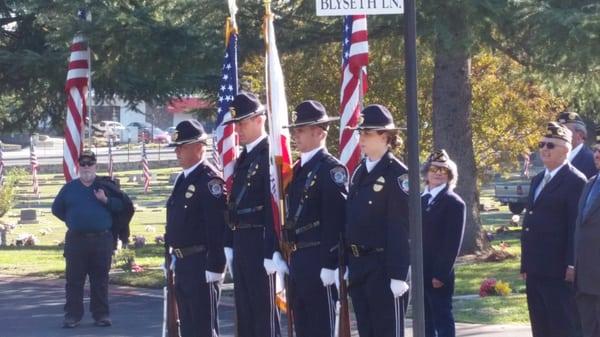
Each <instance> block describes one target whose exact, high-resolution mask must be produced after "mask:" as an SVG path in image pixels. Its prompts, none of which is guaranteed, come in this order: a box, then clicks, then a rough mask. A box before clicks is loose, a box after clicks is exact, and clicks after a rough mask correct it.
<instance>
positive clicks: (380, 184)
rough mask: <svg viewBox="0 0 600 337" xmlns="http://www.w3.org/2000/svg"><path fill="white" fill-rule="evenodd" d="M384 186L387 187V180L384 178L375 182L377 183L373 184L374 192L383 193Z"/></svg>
mask: <svg viewBox="0 0 600 337" xmlns="http://www.w3.org/2000/svg"><path fill="white" fill-rule="evenodd" d="M384 185H385V178H384V177H379V178H377V180H375V183H374V184H373V191H375V192H381V190H383V186H384Z"/></svg>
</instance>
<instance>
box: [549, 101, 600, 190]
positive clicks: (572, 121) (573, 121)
mask: <svg viewBox="0 0 600 337" xmlns="http://www.w3.org/2000/svg"><path fill="white" fill-rule="evenodd" d="M558 122H559V123H561V124H562V125H564V126H566V127H567V128H568V129H569V130H571V133H572V134H573V138H572V139H571V145H572V146H573V149H572V150H571V152H569V155H568V157H567V159H568V160H569V162H571V165H573V166H575V168H576V169H578V170H579V171H581V173H583V174H584V175H585V176H586V178H588V179H589V178H591V177H592V176H595V175H596V173H598V170H597V169H596V165H595V164H594V154H593V153H592V150H590V148H589V147H587V145H585V140H586V139H587V128H586V126H585V122H584V121H583V119H581V117H580V116H579V114H577V113H576V112H563V113H561V114H560V115H559V116H558Z"/></svg>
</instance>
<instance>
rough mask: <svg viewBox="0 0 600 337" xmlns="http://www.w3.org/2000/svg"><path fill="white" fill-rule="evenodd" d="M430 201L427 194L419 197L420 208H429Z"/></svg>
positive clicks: (429, 196)
mask: <svg viewBox="0 0 600 337" xmlns="http://www.w3.org/2000/svg"><path fill="white" fill-rule="evenodd" d="M430 199H431V194H429V193H427V194H424V195H423V196H421V208H422V209H427V207H429V200H430Z"/></svg>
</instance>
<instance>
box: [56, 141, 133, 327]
mask: <svg viewBox="0 0 600 337" xmlns="http://www.w3.org/2000/svg"><path fill="white" fill-rule="evenodd" d="M95 181H96V155H95V154H94V153H93V152H91V151H87V150H86V151H83V152H82V153H81V156H80V157H79V179H74V180H72V181H71V182H69V183H67V184H66V185H64V186H63V187H62V189H61V190H60V192H58V195H57V196H56V198H55V199H54V203H53V204H52V214H54V215H55V216H56V217H57V218H59V219H60V220H62V221H64V222H65V223H66V225H67V228H68V230H67V234H66V236H65V248H64V256H65V259H66V272H65V274H66V281H67V285H66V287H65V289H66V300H67V301H66V304H65V307H64V310H65V318H64V322H63V326H64V327H65V328H74V327H76V326H78V325H79V322H80V321H81V318H82V317H83V286H84V285H85V278H86V276H87V275H89V278H90V311H91V313H92V316H93V318H94V320H95V324H96V325H97V326H110V325H111V324H112V322H111V320H110V316H109V309H108V271H109V270H110V262H111V256H112V251H113V235H112V232H111V229H112V226H113V213H115V212H119V211H121V209H122V208H123V202H122V200H121V199H119V198H115V197H109V196H107V192H106V191H105V190H104V189H103V188H101V187H100V186H99V185H98V184H96V183H95Z"/></svg>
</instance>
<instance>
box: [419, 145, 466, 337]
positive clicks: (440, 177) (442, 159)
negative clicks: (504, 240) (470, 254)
mask: <svg viewBox="0 0 600 337" xmlns="http://www.w3.org/2000/svg"><path fill="white" fill-rule="evenodd" d="M421 175H422V176H423V179H424V180H425V184H426V186H425V191H423V194H422V196H421V204H422V208H421V212H422V214H423V218H422V219H423V270H424V272H423V279H424V281H425V284H424V291H425V336H427V337H433V336H439V337H454V336H455V335H456V329H455V326H454V316H453V315H452V295H453V294H454V262H455V261H456V257H457V256H458V252H459V251H460V245H461V243H462V238H463V233H464V229H465V203H464V201H463V200H462V199H461V197H460V196H458V194H456V193H454V187H455V186H456V182H457V180H458V170H457V167H456V163H454V161H452V160H451V159H450V157H449V156H448V153H446V151H444V150H437V151H434V152H433V153H432V154H431V155H430V156H429V158H428V159H427V162H425V164H424V165H423V168H422V170H421Z"/></svg>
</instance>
